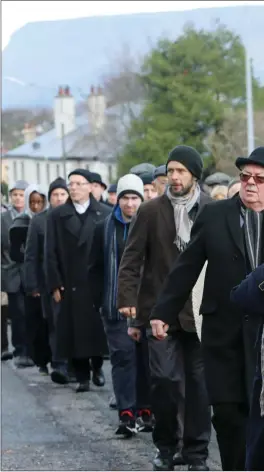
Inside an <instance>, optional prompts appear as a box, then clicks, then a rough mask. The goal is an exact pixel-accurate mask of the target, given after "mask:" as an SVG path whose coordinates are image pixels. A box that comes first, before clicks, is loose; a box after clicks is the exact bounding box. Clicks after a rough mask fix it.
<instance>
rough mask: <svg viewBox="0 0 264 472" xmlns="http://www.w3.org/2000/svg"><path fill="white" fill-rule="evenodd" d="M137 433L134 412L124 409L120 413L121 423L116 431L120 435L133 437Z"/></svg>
mask: <svg viewBox="0 0 264 472" xmlns="http://www.w3.org/2000/svg"><path fill="white" fill-rule="evenodd" d="M136 433H137V428H136V421H135V417H134V415H133V413H132V412H131V411H129V410H124V411H122V412H121V413H120V418H119V425H118V428H117V430H116V432H115V434H118V435H119V436H124V437H125V438H131V437H132V436H134V435H135V434H136Z"/></svg>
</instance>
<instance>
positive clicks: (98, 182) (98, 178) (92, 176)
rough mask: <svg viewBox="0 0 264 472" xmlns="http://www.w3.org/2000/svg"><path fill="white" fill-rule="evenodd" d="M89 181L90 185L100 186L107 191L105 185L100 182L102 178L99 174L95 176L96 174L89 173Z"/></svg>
mask: <svg viewBox="0 0 264 472" xmlns="http://www.w3.org/2000/svg"><path fill="white" fill-rule="evenodd" d="M91 180H92V183H96V184H100V185H102V187H104V189H105V190H106V189H107V185H106V184H105V183H104V182H103V181H102V177H101V175H100V174H97V172H91Z"/></svg>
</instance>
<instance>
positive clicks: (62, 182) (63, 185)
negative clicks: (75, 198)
mask: <svg viewBox="0 0 264 472" xmlns="http://www.w3.org/2000/svg"><path fill="white" fill-rule="evenodd" d="M57 188H63V189H64V190H66V191H67V192H68V193H69V190H68V187H67V184H66V182H65V180H64V179H63V178H62V177H58V178H57V179H55V180H53V182H51V184H50V186H49V192H48V199H49V200H50V197H51V194H52V192H53V190H56V189H57Z"/></svg>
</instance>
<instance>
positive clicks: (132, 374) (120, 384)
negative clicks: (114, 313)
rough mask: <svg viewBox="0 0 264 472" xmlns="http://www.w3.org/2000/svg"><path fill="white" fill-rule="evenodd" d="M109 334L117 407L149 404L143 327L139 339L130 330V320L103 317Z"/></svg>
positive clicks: (140, 406) (146, 349) (124, 408)
mask: <svg viewBox="0 0 264 472" xmlns="http://www.w3.org/2000/svg"><path fill="white" fill-rule="evenodd" d="M103 322H104V328H105V333H106V337H107V342H108V347H109V354H110V362H111V364H112V382H113V389H114V393H115V397H116V402H117V408H118V410H119V411H122V410H128V409H130V410H133V411H134V412H135V411H136V410H139V409H143V408H149V405H150V400H149V385H150V384H149V365H148V346H147V339H146V335H145V332H144V329H143V330H142V335H141V340H140V342H138V343H137V342H135V341H133V339H131V338H130V337H129V336H128V334H127V321H126V320H120V321H109V320H106V319H103Z"/></svg>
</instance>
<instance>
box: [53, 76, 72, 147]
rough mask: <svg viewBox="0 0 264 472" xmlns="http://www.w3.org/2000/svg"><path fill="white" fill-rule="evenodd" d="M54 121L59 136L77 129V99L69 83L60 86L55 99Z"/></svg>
mask: <svg viewBox="0 0 264 472" xmlns="http://www.w3.org/2000/svg"><path fill="white" fill-rule="evenodd" d="M54 123H55V128H56V135H57V137H58V138H62V135H63V134H64V135H66V134H68V133H71V132H72V131H74V130H75V100H74V97H73V96H72V94H71V90H70V87H69V86H68V85H67V86H65V87H62V86H60V87H59V88H58V93H57V95H56V97H55V100H54Z"/></svg>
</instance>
